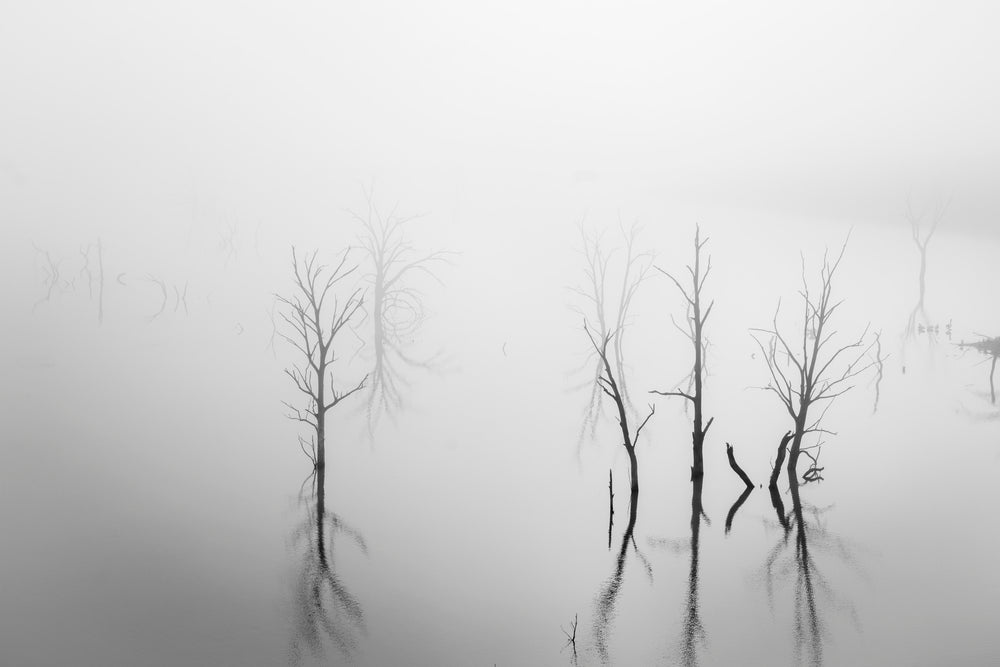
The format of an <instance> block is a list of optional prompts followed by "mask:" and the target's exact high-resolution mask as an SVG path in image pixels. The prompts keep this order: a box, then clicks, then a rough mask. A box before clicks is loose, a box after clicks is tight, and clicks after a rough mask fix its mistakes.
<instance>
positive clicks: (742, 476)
mask: <svg viewBox="0 0 1000 667" xmlns="http://www.w3.org/2000/svg"><path fill="white" fill-rule="evenodd" d="M726 457H727V458H728V459H729V467H730V468H732V469H733V472H735V473H736V474H737V475H739V477H740V479H741V480H743V484H745V485H746V487H747V488H748V489H752V488H753V482H751V481H750V477H749V476H747V474H746V473H745V472H743V468H741V467H740V464H739V463H737V462H736V457H735V456H734V455H733V446H732V445H730V444H729V443H728V442H727V443H726Z"/></svg>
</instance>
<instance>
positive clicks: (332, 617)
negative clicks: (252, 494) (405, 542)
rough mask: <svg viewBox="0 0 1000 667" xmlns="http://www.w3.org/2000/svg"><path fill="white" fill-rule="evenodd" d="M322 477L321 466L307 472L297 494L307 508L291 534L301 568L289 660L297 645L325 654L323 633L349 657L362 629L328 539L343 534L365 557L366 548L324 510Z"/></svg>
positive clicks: (295, 658) (296, 657) (297, 657)
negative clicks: (338, 570) (304, 516)
mask: <svg viewBox="0 0 1000 667" xmlns="http://www.w3.org/2000/svg"><path fill="white" fill-rule="evenodd" d="M325 476H326V472H325V469H324V468H322V467H319V468H316V469H315V470H313V472H312V473H311V474H310V476H309V478H308V479H307V480H306V483H305V484H303V485H302V489H303V490H302V492H301V493H300V494H299V503H300V504H301V505H303V506H305V507H306V508H307V509H306V519H305V521H303V522H302V524H300V525H299V527H298V528H297V529H296V531H295V533H294V534H293V536H292V542H293V545H294V546H298V545H302V546H301V547H300V548H301V549H302V570H301V572H300V574H299V577H298V580H297V582H296V587H295V597H294V601H295V609H294V615H293V622H294V628H293V632H294V638H293V640H292V643H291V654H292V662H293V664H300V663H301V661H302V657H303V655H302V654H303V650H302V649H303V645H304V646H305V647H306V648H308V649H309V651H310V652H311V653H312V655H313V657H315V658H318V659H322V658H323V657H324V654H325V652H326V642H325V640H324V636H325V637H328V638H329V639H330V641H332V642H333V644H334V645H335V646H336V647H337V650H338V651H340V653H341V654H342V655H343V656H344V657H345V658H347V659H350V658H352V657H353V656H354V654H355V652H356V651H357V648H358V635H362V634H364V633H365V622H364V613H363V611H362V609H361V604H360V603H359V602H358V600H357V598H356V597H355V596H354V595H353V594H352V593H351V592H350V591H349V590H348V589H347V587H346V585H345V583H344V582H343V580H342V579H341V578H340V576H338V574H337V568H336V565H335V562H334V548H335V542H334V538H335V537H336V536H337V535H339V534H345V535H347V536H348V537H350V538H351V539H352V540H353V541H354V544H355V545H356V546H357V548H358V549H360V550H361V552H362V553H364V554H366V555H367V553H368V548H367V546H366V545H365V540H364V538H363V537H362V536H361V534H360V533H359V532H358V531H356V530H354V529H353V528H351V527H350V526H348V525H347V524H346V523H345V522H344V521H343V520H342V519H341V518H340V516H338V515H337V514H336V513H334V512H330V511H328V510H327V509H326V493H325V489H324V486H325ZM307 485H309V486H310V490H311V492H312V493H311V494H309V495H307V494H306V492H305V488H306V486H307Z"/></svg>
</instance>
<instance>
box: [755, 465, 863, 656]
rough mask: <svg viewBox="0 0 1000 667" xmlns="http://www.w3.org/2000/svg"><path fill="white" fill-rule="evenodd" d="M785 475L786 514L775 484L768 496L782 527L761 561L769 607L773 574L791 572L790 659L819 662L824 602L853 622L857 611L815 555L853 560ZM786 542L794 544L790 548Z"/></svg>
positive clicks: (791, 477)
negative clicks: (837, 591)
mask: <svg viewBox="0 0 1000 667" xmlns="http://www.w3.org/2000/svg"><path fill="white" fill-rule="evenodd" d="M787 478H788V486H789V489H788V494H789V496H790V497H791V503H792V506H791V510H790V511H789V512H788V513H787V514H786V513H785V507H784V503H783V502H782V499H781V494H780V492H779V491H778V490H777V488H776V487H772V488H771V500H772V504H773V505H774V509H775V512H776V514H777V516H778V523H779V524H780V525H781V527H782V536H781V539H780V540H779V542H778V543H777V544H776V545H775V546H774V548H773V549H772V550H771V553H770V555H769V556H768V559H767V562H766V565H765V567H764V574H765V577H766V584H767V592H768V601H769V603H770V604H771V607H772V612H773V606H774V583H775V579H776V578H778V577H782V576H785V575H791V574H792V573H794V577H795V580H794V586H793V590H794V600H793V609H792V612H793V613H792V618H793V640H794V657H795V663H794V664H796V665H810V666H811V667H820V666H821V665H822V664H823V662H824V640H825V638H826V629H827V627H826V624H825V623H824V620H823V615H824V608H825V607H831V606H832V607H834V608H835V609H838V610H840V611H842V612H843V611H846V612H847V613H848V614H849V615H850V616H851V617H852V619H853V620H854V621H855V623H856V622H857V617H856V615H855V613H854V609H853V607H852V605H851V604H850V603H849V602H848V601H847V600H844V599H840V598H838V596H837V595H836V594H835V593H834V590H833V588H832V587H831V584H830V581H829V580H828V579H827V578H826V577H824V576H823V575H822V574H821V572H820V570H819V568H818V566H817V562H816V556H817V554H818V553H822V554H826V556H827V558H830V557H834V556H835V557H836V558H837V559H839V560H841V561H843V562H844V563H845V564H847V565H849V566H851V567H852V568H854V567H856V564H855V562H854V556H853V549H851V548H850V547H849V546H848V545H847V544H846V543H845V541H844V540H842V539H840V538H838V537H836V536H834V535H831V534H830V533H829V532H828V531H827V530H826V527H825V525H824V523H823V520H822V513H823V511H824V510H821V509H818V508H816V507H813V506H810V505H807V504H806V503H804V502H803V500H802V497H801V493H800V491H801V487H802V485H801V484H800V482H799V480H798V479H797V478H796V477H795V475H794V474H793V473H789V474H788V475H787ZM790 545H793V546H794V549H792V550H789V549H788V547H789V546H790Z"/></svg>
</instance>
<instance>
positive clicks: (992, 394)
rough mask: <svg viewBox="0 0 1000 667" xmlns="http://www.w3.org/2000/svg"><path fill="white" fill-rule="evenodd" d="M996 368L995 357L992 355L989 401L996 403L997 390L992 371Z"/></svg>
mask: <svg viewBox="0 0 1000 667" xmlns="http://www.w3.org/2000/svg"><path fill="white" fill-rule="evenodd" d="M996 369H997V358H996V356H995V355H994V357H993V363H992V364H991V365H990V402H991V403H993V404H994V405H996V402H997V390H996V386H995V385H994V384H993V372H994V371H996Z"/></svg>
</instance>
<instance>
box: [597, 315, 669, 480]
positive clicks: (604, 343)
mask: <svg viewBox="0 0 1000 667" xmlns="http://www.w3.org/2000/svg"><path fill="white" fill-rule="evenodd" d="M583 330H584V332H585V333H586V334H587V338H589V339H590V343H591V345H593V346H594V351H595V352H596V353H597V356H598V358H599V359H600V360H601V367H602V368H603V371H602V373H601V374H600V375H599V376H598V377H597V381H598V383H599V384H600V387H601V391H603V392H604V393H605V394H606V395H607V396H608V397H609V398H610V399H611V400H612V401H614V404H615V407H616V408H617V409H618V426H619V427H620V428H621V432H622V445H623V446H624V447H625V451H626V452H627V453H628V459H629V478H630V479H631V482H632V484H631V491H632V495H635V494H638V493H639V463H638V460H637V459H636V456H635V446H636V444H637V443H638V441H639V434H640V433H642V429H643V427H644V426H645V425H646V424H647V423H648V422H649V419H650V417H652V416H653V414H654V413H655V412H656V406H654V405H653V404H650V406H649V414H648V415H646V418H645V419H643V420H642V423H641V424H639V427H638V428H637V429H636V430H635V434H634V435H633V434H632V433H630V431H629V425H628V415H627V414H626V409H625V398H624V397H623V396H622V392H621V389H620V388H619V385H618V382H617V381H616V380H615V372H614V371H613V370H612V368H611V363H610V362H609V361H608V344H609V343H610V342H611V338H612V337H613V336H614V333H613V332H612V333H608V334H605V335H604V337H603V338H602V339H601V340H600V342H598V340H597V339H596V338H594V335H593V333H591V331H590V329H589V328H588V326H587V322H586V320H584V322H583ZM619 370H620V369H619Z"/></svg>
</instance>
